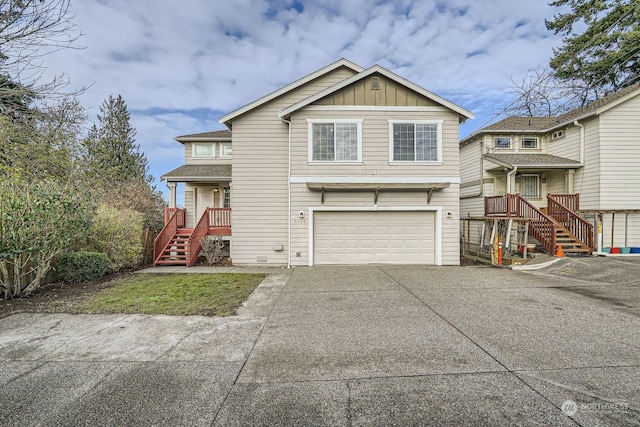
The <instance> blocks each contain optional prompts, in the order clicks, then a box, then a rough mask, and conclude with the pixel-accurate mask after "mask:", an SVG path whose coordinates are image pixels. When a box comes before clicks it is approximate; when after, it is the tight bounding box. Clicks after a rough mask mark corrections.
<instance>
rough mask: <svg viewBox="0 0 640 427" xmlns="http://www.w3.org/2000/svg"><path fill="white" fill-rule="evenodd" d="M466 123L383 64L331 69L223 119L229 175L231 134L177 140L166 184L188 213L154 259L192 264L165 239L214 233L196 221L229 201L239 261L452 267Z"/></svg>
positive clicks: (457, 111) (209, 223)
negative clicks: (180, 193) (179, 188)
mask: <svg viewBox="0 0 640 427" xmlns="http://www.w3.org/2000/svg"><path fill="white" fill-rule="evenodd" d="M472 117H473V115H472V113H470V112H469V111H467V110H465V109H464V108H461V107H459V106H457V105H455V104H453V103H451V102H450V101H447V100H445V99H444V98H441V97H440V96H438V95H435V94H433V93H431V92H429V91H428V90H426V89H424V88H422V87H420V86H418V85H416V84H414V83H412V82H410V81H408V80H406V79H404V78H402V77H400V76H398V75H396V74H394V73H392V72H390V71H388V70H386V69H384V68H382V67H380V66H377V65H376V66H373V67H371V68H368V69H363V68H362V67H360V66H358V65H356V64H354V63H352V62H350V61H347V60H345V59H342V60H339V61H337V62H335V63H332V64H330V65H328V66H326V67H324V68H322V69H320V70H318V71H316V72H314V73H312V74H309V75H307V76H305V77H303V78H301V79H299V80H297V81H295V82H293V83H291V84H289V85H287V86H285V87H283V88H281V89H279V90H277V91H275V92H273V93H270V94H268V95H266V96H264V97H262V98H260V99H258V100H256V101H254V102H252V103H250V104H248V105H246V106H244V107H242V108H240V109H238V110H236V111H233V112H231V113H229V114H227V115H225V116H224V117H222V118H221V119H220V123H222V124H224V125H226V126H227V128H228V129H229V130H230V131H232V134H231V147H232V149H233V154H232V159H231V162H230V164H231V175H230V177H231V179H229V175H228V169H226V168H228V167H229V166H228V165H229V163H226V164H225V160H223V159H221V158H219V157H218V156H220V153H222V152H221V151H220V150H221V149H222V147H223V146H225V145H224V144H228V142H229V139H228V138H229V134H228V133H224V134H223V133H221V132H211V133H206V134H197V135H187V136H184V137H179V138H176V139H177V140H178V141H179V142H181V143H183V144H185V153H186V160H185V165H184V166H182V167H180V168H178V169H176V170H175V171H172V172H170V173H168V174H166V175H164V177H163V179H165V180H166V181H167V182H168V183H169V185H170V186H172V185H173V183H178V182H185V209H184V210H178V209H173V210H172V209H171V208H170V209H169V214H168V215H167V218H166V223H167V224H168V226H167V227H168V230H169V231H167V230H165V231H164V232H163V233H164V234H163V235H162V236H161V237H159V239H160V241H161V242H160V243H163V242H165V243H164V246H162V248H160V249H159V251H163V252H164V253H165V255H166V256H165V259H164V261H162V260H160V261H161V262H159V263H176V264H177V263H181V262H182V260H181V259H179V258H180V256H179V255H180V252H181V251H191V252H190V253H189V254H188V255H189V256H188V257H187V258H189V259H191V260H193V259H194V258H193V257H194V254H195V251H196V250H197V248H196V247H195V246H193V247H192V248H188V247H185V246H179V243H178V242H177V241H176V240H175V239H173V240H171V239H172V238H173V236H175V235H178V234H179V233H181V232H182V233H183V235H182V236H183V237H182V239H183V240H184V239H189V238H190V239H191V242H192V244H193V242H194V238H193V237H190V236H192V235H193V234H194V233H202V231H192V230H191V227H193V226H194V224H197V223H198V222H200V224H201V225H204V228H210V230H205V231H204V234H213V232H212V229H213V228H214V227H216V230H217V231H220V229H221V228H220V227H221V226H224V225H225V224H220V223H219V221H218V219H216V218H213V217H211V218H204V219H203V220H199V219H198V215H199V214H200V212H204V213H205V215H209V214H212V215H213V214H215V213H216V212H219V211H216V210H215V209H223V208H224V207H225V206H226V205H225V200H229V201H230V206H231V224H232V231H231V228H229V231H230V234H231V236H230V246H231V248H230V249H231V258H232V260H233V262H234V263H235V264H240V265H242V264H266V265H286V266H291V265H316V264H369V263H393V264H427V265H456V264H459V262H460V260H459V195H460V194H459V184H460V177H459V166H460V165H459V158H458V156H459V151H458V140H459V137H458V135H459V131H458V130H459V124H460V123H463V122H464V121H465V120H466V119H467V118H472ZM222 132H225V131H222ZM224 138H227V139H224ZM200 143H202V144H209V145H213V148H204V146H203V147H202V148H198V147H199V146H198V144H200ZM215 145H217V146H218V148H215ZM198 150H202V151H201V152H202V153H203V156H207V154H205V153H215V158H214V157H213V155H211V157H205V158H202V157H195V156H194V154H195V153H197V152H198ZM228 154H231V148H229V151H228ZM203 160H207V161H206V162H205V161H203ZM227 162H228V160H227ZM205 163H206V164H205ZM216 185H217V187H216ZM211 188H213V192H214V195H213V199H211V198H209V197H210V196H209V195H210V194H211ZM216 188H218V189H219V191H218V192H219V193H220V192H224V191H228V190H225V189H230V192H229V196H228V197H222V198H221V196H220V195H219V196H218V197H217V198H216V196H215V189H216ZM190 192H191V195H190V194H189V193H190ZM170 203H171V206H172V208H174V207H175V203H176V194H175V190H173V191H172V193H171V201H170ZM205 205H206V206H208V207H209V208H213V209H205V208H204V206H205ZM190 211H191V212H193V214H190V213H189V212H190ZM173 212H176V214H175V216H174V217H173V219H171V214H172V213H173ZM192 215H193V216H192ZM183 217H184V219H183ZM201 218H202V217H201ZM171 224H174V225H175V227H174V228H175V230H173V229H171V227H173V226H172V225H171ZM196 228H198V227H197V226H196ZM200 228H202V227H200ZM189 233H191V234H189ZM169 234H172V236H171V237H169ZM187 264H189V263H188V262H187Z"/></svg>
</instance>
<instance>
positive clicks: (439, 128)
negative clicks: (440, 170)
mask: <svg viewBox="0 0 640 427" xmlns="http://www.w3.org/2000/svg"><path fill="white" fill-rule="evenodd" d="M387 124H388V126H389V164H390V165H391V164H407V165H411V164H431V165H442V144H443V141H442V126H443V124H444V120H387ZM396 124H398V125H400V124H410V125H436V132H437V135H436V138H437V144H438V146H437V150H438V152H437V156H438V159H437V160H394V159H393V125H396ZM414 134H415V126H414ZM414 145H415V140H414Z"/></svg>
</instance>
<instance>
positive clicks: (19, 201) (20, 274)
mask: <svg viewBox="0 0 640 427" xmlns="http://www.w3.org/2000/svg"><path fill="white" fill-rule="evenodd" d="M93 210H94V206H93V205H92V203H91V199H90V197H89V196H88V195H87V194H86V193H85V192H83V191H81V190H80V189H79V188H75V187H73V186H70V185H62V184H60V183H57V182H55V181H50V180H43V181H25V180H22V179H20V178H18V177H17V176H15V175H4V176H3V177H2V179H0V292H1V293H2V296H3V297H4V298H5V299H7V298H13V297H18V296H26V295H29V294H31V293H32V292H33V291H34V290H36V289H37V288H38V287H39V286H40V284H41V281H42V279H43V278H44V277H45V276H46V274H47V272H48V271H49V270H50V269H51V261H52V259H53V258H54V257H55V256H56V255H58V254H60V253H62V252H64V251H65V250H67V249H68V248H69V247H71V246H72V245H73V244H75V243H77V242H78V241H79V240H80V239H81V238H82V237H83V236H84V233H85V232H86V230H87V228H88V227H89V226H90V225H91V219H92V216H93Z"/></svg>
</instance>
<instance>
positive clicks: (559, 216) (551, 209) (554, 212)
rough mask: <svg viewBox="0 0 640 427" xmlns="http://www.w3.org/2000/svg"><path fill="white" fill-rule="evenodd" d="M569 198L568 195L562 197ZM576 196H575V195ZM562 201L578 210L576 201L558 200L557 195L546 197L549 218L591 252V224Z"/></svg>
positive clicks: (592, 247)
mask: <svg viewBox="0 0 640 427" xmlns="http://www.w3.org/2000/svg"><path fill="white" fill-rule="evenodd" d="M563 196H570V195H563ZM576 196H577V194H576ZM562 201H565V202H566V201H569V202H570V203H572V204H573V207H575V209H576V210H577V209H578V208H579V205H578V199H577V198H575V199H571V198H567V197H563V198H560V197H558V195H552V194H549V195H547V206H548V214H549V216H550V217H552V218H553V219H555V220H556V221H558V223H559V224H561V225H562V226H563V227H565V228H566V229H567V230H569V232H570V233H571V234H573V235H574V236H576V237H577V238H578V239H579V240H580V241H581V242H582V244H583V245H585V246H587V247H588V248H589V250H591V251H592V252H593V249H594V238H593V224H591V223H589V222H588V221H587V220H586V219H584V218H582V217H581V216H580V215H578V214H577V213H576V212H574V210H573V209H570V208H569V207H568V206H567V205H566V204H565V203H562Z"/></svg>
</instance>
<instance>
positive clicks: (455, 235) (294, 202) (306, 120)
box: [289, 77, 460, 265]
mask: <svg viewBox="0 0 640 427" xmlns="http://www.w3.org/2000/svg"><path fill="white" fill-rule="evenodd" d="M379 84H380V87H381V88H382V87H384V88H386V89H385V90H384V93H386V94H387V95H388V96H387V95H384V97H383V96H382V95H380V94H379V93H378V95H376V96H368V95H366V94H365V93H364V92H363V91H369V92H377V91H373V90H371V87H370V85H371V79H370V78H364V79H362V80H361V81H358V82H356V83H354V84H352V85H349V86H347V87H345V88H343V89H341V90H339V91H337V92H335V93H333V94H331V95H329V96H327V97H325V98H322V99H320V100H318V101H316V102H314V103H312V104H311V105H308V106H306V107H304V108H301V109H300V110H298V111H296V112H294V113H293V114H292V115H291V117H290V122H291V125H290V126H291V176H292V184H291V211H290V213H289V214H290V217H291V222H292V224H291V252H292V258H291V264H292V265H310V264H311V263H312V261H313V260H310V256H311V254H310V251H311V249H312V248H311V245H313V242H311V241H310V238H311V235H312V234H313V233H314V230H310V227H311V226H312V224H311V223H310V219H309V216H310V214H312V212H311V210H313V209H318V210H319V211H320V212H322V211H323V210H327V211H331V210H332V209H335V210H336V211H342V210H348V209H354V210H362V211H369V210H370V211H374V210H376V209H378V210H391V211H393V210H394V209H398V210H407V211H411V212H412V214H411V216H410V217H411V218H420V214H419V212H422V211H421V210H423V211H424V219H425V221H431V220H432V218H433V215H432V214H433V213H434V212H436V211H438V212H439V215H441V229H440V230H438V232H439V233H440V238H441V242H442V246H441V253H440V256H441V263H442V264H444V265H457V264H459V263H460V258H459V206H460V200H459V194H460V193H459V179H460V178H459V177H460V172H459V169H460V165H459V151H458V141H459V114H458V113H457V112H454V111H452V110H451V109H449V108H447V107H444V106H441V105H439V104H437V103H435V102H433V101H432V100H430V99H427V98H425V97H423V96H421V95H419V94H417V93H415V92H413V91H411V90H410V89H408V88H406V87H404V86H401V85H397V84H396V83H394V82H392V81H391V80H388V79H384V78H383V77H380V79H379ZM401 91H405V92H407V93H410V95H408V96H406V95H402V96H401V97H398V96H397V93H399V92H401ZM392 92H393V93H394V95H393V96H391V95H390V94H391V93H392ZM384 99H387V100H386V101H385V100H384ZM407 104H409V105H407ZM411 107H415V108H411ZM345 119H346V120H353V121H358V122H361V125H362V136H361V137H362V155H361V159H360V161H358V162H345V163H340V162H313V161H310V159H309V152H310V148H309V147H310V145H309V144H310V142H311V141H309V126H310V123H312V122H313V121H315V120H323V121H329V122H330V121H332V120H345ZM423 120H424V121H433V122H438V123H441V135H442V138H441V144H442V158H441V159H440V161H438V162H434V163H432V164H429V163H428V162H427V163H421V162H413V163H412V162H393V161H390V144H391V141H390V126H392V124H391V123H392V122H394V121H406V122H415V121H423ZM314 179H321V180H326V181H331V182H336V183H340V182H345V183H348V182H377V181H379V182H388V181H394V180H395V181H397V182H429V180H432V181H434V182H448V183H449V184H450V185H449V187H448V188H444V189H442V190H439V191H435V192H434V193H433V195H432V197H431V200H430V202H427V192H426V191H416V192H406V191H405V192H403V191H381V192H380V193H379V194H378V199H377V203H376V202H375V201H374V192H373V191H363V192H353V191H345V192H326V193H325V194H324V203H323V202H322V195H321V193H320V192H318V191H311V190H309V188H307V184H306V182H313V181H314ZM301 212H303V216H302V217H301V214H300V213H301ZM416 212H417V213H416ZM447 213H450V216H447V215H446V214H447Z"/></svg>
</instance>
